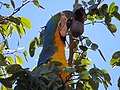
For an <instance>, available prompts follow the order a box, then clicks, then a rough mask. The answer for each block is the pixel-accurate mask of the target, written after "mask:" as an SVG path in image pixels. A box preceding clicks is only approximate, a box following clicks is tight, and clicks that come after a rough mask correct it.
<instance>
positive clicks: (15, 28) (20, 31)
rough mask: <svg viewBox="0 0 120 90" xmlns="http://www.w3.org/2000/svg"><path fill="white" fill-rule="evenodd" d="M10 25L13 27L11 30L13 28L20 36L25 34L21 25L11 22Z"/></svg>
mask: <svg viewBox="0 0 120 90" xmlns="http://www.w3.org/2000/svg"><path fill="white" fill-rule="evenodd" d="M12 27H13V30H15V31H16V32H17V33H18V34H19V36H20V38H21V37H22V35H24V34H25V32H24V28H23V27H22V26H21V25H14V24H12Z"/></svg>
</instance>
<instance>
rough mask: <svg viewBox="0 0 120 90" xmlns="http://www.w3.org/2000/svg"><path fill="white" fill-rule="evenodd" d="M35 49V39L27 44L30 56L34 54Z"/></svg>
mask: <svg viewBox="0 0 120 90" xmlns="http://www.w3.org/2000/svg"><path fill="white" fill-rule="evenodd" d="M35 49H36V41H35V40H32V41H31V42H30V45H29V54H30V56H31V57H33V56H34V54H35Z"/></svg>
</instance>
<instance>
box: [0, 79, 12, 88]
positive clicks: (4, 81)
mask: <svg viewBox="0 0 120 90" xmlns="http://www.w3.org/2000/svg"><path fill="white" fill-rule="evenodd" d="M0 82H1V83H2V84H3V85H4V86H5V87H9V88H12V84H13V83H12V82H11V81H8V80H7V79H4V78H0Z"/></svg>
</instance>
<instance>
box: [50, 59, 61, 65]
mask: <svg viewBox="0 0 120 90" xmlns="http://www.w3.org/2000/svg"><path fill="white" fill-rule="evenodd" d="M51 64H54V65H55V66H61V65H62V63H61V62H59V61H57V60H51Z"/></svg>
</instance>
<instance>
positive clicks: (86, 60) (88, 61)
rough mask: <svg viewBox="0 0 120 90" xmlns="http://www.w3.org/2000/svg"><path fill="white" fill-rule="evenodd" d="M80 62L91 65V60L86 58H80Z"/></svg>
mask: <svg viewBox="0 0 120 90" xmlns="http://www.w3.org/2000/svg"><path fill="white" fill-rule="evenodd" d="M81 64H86V65H91V62H90V60H88V59H81Z"/></svg>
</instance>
